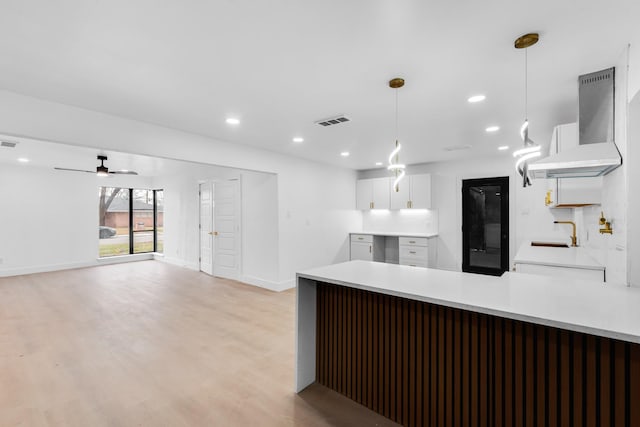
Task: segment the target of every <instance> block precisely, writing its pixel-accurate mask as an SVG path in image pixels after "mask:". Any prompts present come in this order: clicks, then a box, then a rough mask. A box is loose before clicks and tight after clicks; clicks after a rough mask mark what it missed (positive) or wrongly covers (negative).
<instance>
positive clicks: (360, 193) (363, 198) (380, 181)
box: [356, 178, 389, 210]
mask: <svg viewBox="0 0 640 427" xmlns="http://www.w3.org/2000/svg"><path fill="white" fill-rule="evenodd" d="M356 209H359V210H368V209H389V178H373V179H359V180H358V181H357V182H356Z"/></svg>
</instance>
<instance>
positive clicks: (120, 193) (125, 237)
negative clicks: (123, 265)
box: [98, 187, 129, 257]
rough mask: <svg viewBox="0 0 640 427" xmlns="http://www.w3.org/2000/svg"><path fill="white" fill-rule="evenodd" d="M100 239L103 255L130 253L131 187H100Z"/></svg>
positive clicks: (101, 254) (100, 249)
mask: <svg viewBox="0 0 640 427" xmlns="http://www.w3.org/2000/svg"><path fill="white" fill-rule="evenodd" d="M98 206H99V218H98V241H99V254H100V256H101V257H108V256H114V255H126V254H129V189H128V188H114V187H100V188H99V189H98Z"/></svg>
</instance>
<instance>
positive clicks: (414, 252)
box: [400, 246, 429, 262]
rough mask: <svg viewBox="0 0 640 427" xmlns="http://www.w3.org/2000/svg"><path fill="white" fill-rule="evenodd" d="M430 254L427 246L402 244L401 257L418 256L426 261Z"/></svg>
mask: <svg viewBox="0 0 640 427" xmlns="http://www.w3.org/2000/svg"><path fill="white" fill-rule="evenodd" d="M428 255H429V252H428V249H427V247H426V246H400V259H403V258H418V259H420V260H424V261H425V262H426V261H427V257H428Z"/></svg>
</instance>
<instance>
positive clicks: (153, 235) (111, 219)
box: [98, 187, 164, 257]
mask: <svg viewBox="0 0 640 427" xmlns="http://www.w3.org/2000/svg"><path fill="white" fill-rule="evenodd" d="M98 204H99V223H98V225H99V227H98V228H99V230H98V237H99V249H100V251H99V253H100V257H109V256H115V255H128V254H139V253H145V252H162V248H163V241H162V236H163V231H164V218H163V215H164V208H163V206H164V192H163V191H162V190H147V189H137V188H135V189H134V188H116V187H100V188H99V190H98ZM158 239H160V240H158Z"/></svg>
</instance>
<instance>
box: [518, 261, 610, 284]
mask: <svg viewBox="0 0 640 427" xmlns="http://www.w3.org/2000/svg"><path fill="white" fill-rule="evenodd" d="M516 272H518V273H529V274H540V275H543V276H554V277H566V278H569V279H578V280H595V281H598V282H604V281H605V275H604V270H593V269H588V268H573V267H559V266H555V265H540V264H526V263H516Z"/></svg>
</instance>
